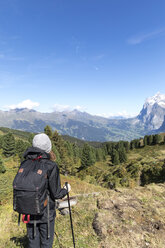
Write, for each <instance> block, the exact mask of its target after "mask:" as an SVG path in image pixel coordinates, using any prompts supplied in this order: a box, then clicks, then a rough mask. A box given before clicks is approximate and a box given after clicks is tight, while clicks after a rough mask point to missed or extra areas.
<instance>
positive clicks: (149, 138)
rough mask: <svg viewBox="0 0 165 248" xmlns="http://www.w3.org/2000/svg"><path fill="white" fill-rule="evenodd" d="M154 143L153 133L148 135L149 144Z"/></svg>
mask: <svg viewBox="0 0 165 248" xmlns="http://www.w3.org/2000/svg"><path fill="white" fill-rule="evenodd" d="M152 144H153V135H148V138H147V145H149V146H151V145H152Z"/></svg>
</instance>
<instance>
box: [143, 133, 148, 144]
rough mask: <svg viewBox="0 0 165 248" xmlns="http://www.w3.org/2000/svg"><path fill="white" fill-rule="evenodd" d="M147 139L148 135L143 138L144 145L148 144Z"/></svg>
mask: <svg viewBox="0 0 165 248" xmlns="http://www.w3.org/2000/svg"><path fill="white" fill-rule="evenodd" d="M147 140H148V135H145V136H144V138H143V145H144V146H146V145H147Z"/></svg>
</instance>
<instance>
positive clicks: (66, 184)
mask: <svg viewBox="0 0 165 248" xmlns="http://www.w3.org/2000/svg"><path fill="white" fill-rule="evenodd" d="M65 186H66V189H67V191H68V182H66V183H65ZM67 197H68V206H69V215H70V225H71V229H72V238H73V246H74V248H75V247H76V246H75V239H74V231H73V223H72V213H71V208H70V199H69V192H68V193H67Z"/></svg>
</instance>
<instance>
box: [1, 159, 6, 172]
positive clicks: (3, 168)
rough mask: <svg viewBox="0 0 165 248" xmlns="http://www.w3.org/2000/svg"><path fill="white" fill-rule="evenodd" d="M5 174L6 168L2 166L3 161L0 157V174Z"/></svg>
mask: <svg viewBox="0 0 165 248" xmlns="http://www.w3.org/2000/svg"><path fill="white" fill-rule="evenodd" d="M5 172H6V168H5V166H4V163H3V160H2V158H1V157H0V173H5Z"/></svg>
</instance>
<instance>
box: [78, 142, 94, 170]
mask: <svg viewBox="0 0 165 248" xmlns="http://www.w3.org/2000/svg"><path fill="white" fill-rule="evenodd" d="M93 163H94V159H93V154H92V150H91V147H90V145H89V144H87V143H85V144H84V146H83V150H82V156H81V169H84V168H87V167H89V166H90V165H92V164H93Z"/></svg>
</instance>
